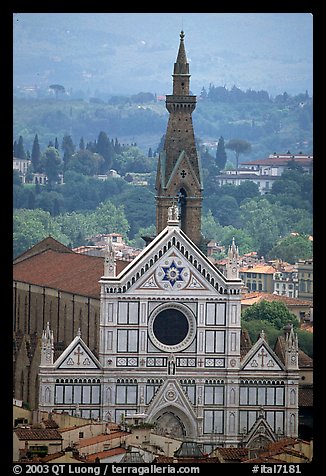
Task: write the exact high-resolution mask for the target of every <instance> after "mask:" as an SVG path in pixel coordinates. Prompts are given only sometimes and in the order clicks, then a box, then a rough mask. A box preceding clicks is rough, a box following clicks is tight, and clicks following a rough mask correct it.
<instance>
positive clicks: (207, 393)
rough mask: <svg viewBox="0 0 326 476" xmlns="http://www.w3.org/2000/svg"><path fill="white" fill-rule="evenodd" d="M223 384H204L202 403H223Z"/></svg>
mask: <svg viewBox="0 0 326 476" xmlns="http://www.w3.org/2000/svg"><path fill="white" fill-rule="evenodd" d="M223 403H224V386H223V385H205V390H204V404H205V405H223Z"/></svg>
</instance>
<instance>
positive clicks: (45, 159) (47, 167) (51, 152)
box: [41, 147, 61, 188]
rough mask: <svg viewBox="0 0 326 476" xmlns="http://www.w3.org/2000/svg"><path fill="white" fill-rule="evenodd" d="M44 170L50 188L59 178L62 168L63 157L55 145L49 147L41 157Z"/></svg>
mask: <svg viewBox="0 0 326 476" xmlns="http://www.w3.org/2000/svg"><path fill="white" fill-rule="evenodd" d="M41 162H42V166H43V169H44V172H45V173H46V175H47V177H48V183H49V186H50V188H52V186H53V184H54V183H55V182H57V181H58V179H59V172H60V170H61V158H60V155H59V152H58V150H57V149H56V148H55V147H48V148H47V149H46V150H45V152H44V153H43V155H42V158H41Z"/></svg>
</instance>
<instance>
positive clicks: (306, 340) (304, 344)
mask: <svg viewBox="0 0 326 476" xmlns="http://www.w3.org/2000/svg"><path fill="white" fill-rule="evenodd" d="M296 332H297V334H298V344H299V348H300V349H301V350H303V352H304V353H305V354H307V355H309V357H313V342H314V336H313V334H312V333H311V332H307V331H305V330H302V329H298V330H297V331H296Z"/></svg>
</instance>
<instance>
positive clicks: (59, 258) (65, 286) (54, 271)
mask: <svg viewBox="0 0 326 476" xmlns="http://www.w3.org/2000/svg"><path fill="white" fill-rule="evenodd" d="M127 264H129V262H126V261H117V274H118V273H120V272H121V271H122V269H124V268H125V267H126V265H127ZM103 272H104V258H103V257H98V256H87V255H82V254H78V253H73V252H71V253H68V252H67V253H62V252H58V251H55V250H52V249H48V250H45V251H43V252H41V253H40V254H35V255H33V256H31V257H30V258H26V259H24V260H23V261H19V262H18V263H16V264H14V266H13V279H14V281H22V282H25V283H29V284H36V285H38V286H45V287H48V288H53V289H57V290H59V291H65V292H68V293H73V294H79V295H82V296H89V297H94V298H98V299H99V297H100V285H99V282H98V281H99V280H100V278H101V277H102V276H103Z"/></svg>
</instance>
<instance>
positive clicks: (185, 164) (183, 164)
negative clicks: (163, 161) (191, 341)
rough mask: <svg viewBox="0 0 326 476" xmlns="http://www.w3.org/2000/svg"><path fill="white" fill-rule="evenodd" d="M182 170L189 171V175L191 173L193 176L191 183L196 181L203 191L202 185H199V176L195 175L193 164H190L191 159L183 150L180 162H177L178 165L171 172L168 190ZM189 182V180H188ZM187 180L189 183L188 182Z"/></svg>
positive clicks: (167, 185)
mask: <svg viewBox="0 0 326 476" xmlns="http://www.w3.org/2000/svg"><path fill="white" fill-rule="evenodd" d="M180 169H187V173H189V174H190V175H191V181H193V180H194V181H195V184H196V186H197V187H198V188H199V189H200V190H202V188H203V187H202V185H201V184H200V183H199V181H198V177H197V175H196V174H195V172H194V170H193V166H192V165H191V163H190V162H189V159H188V157H187V154H186V153H185V151H184V150H183V151H182V152H181V154H180V155H179V158H178V160H177V161H176V164H175V166H174V168H173V170H172V172H171V175H170V177H169V180H168V183H167V184H166V188H169V187H170V185H171V183H172V181H173V180H174V177H175V175H176V174H177V173H178V171H179V170H180ZM188 180H189V179H188ZM188 180H187V181H188Z"/></svg>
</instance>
